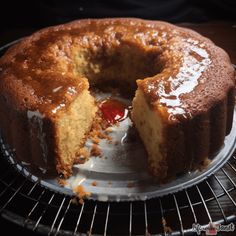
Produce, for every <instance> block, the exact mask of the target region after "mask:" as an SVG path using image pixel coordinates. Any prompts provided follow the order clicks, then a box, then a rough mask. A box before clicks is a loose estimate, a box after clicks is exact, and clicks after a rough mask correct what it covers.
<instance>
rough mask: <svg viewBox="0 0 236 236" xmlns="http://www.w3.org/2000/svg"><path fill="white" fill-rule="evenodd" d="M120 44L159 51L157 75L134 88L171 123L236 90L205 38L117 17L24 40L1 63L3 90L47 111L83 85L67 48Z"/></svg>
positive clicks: (14, 100) (14, 101) (220, 55)
mask: <svg viewBox="0 0 236 236" xmlns="http://www.w3.org/2000/svg"><path fill="white" fill-rule="evenodd" d="M122 41H123V42H124V41H127V42H129V43H130V44H132V43H134V44H138V45H140V47H145V49H146V50H154V49H155V50H159V54H160V56H159V60H158V61H157V63H160V64H161V67H162V68H161V71H160V73H158V74H157V75H155V76H153V77H151V78H146V79H144V80H142V81H138V85H139V87H141V88H142V90H143V91H144V93H145V95H146V97H147V98H148V99H149V100H150V103H151V104H152V105H153V106H154V107H155V106H156V105H157V103H158V104H159V106H162V107H163V108H167V109H164V110H163V113H165V112H167V115H168V116H169V120H175V119H179V118H180V116H183V117H185V116H195V115H196V114H199V113H201V112H204V111H207V110H208V109H209V107H210V106H211V105H212V103H215V102H217V101H220V100H221V99H222V98H224V97H225V91H227V90H229V89H231V88H232V87H234V69H233V67H232V65H231V63H230V59H229V57H228V55H227V54H226V53H225V52H224V51H223V50H222V49H220V48H219V47H217V46H215V45H214V44H213V43H212V42H211V41H210V40H209V39H206V38H205V37H203V36H201V35H199V34H198V33H196V32H194V31H192V30H189V29H184V28H180V27H177V26H174V25H171V24H168V23H165V22H160V21H147V20H140V19H134V18H123V19H122V18H120V19H119V18H118V19H103V20H96V19H94V20H91V19H88V20H79V21H74V22H71V23H68V24H64V25H59V26H55V27H49V28H46V29H43V30H40V31H38V32H36V33H35V34H33V35H32V36H30V37H28V38H25V39H24V40H22V41H21V42H20V43H18V44H17V45H15V46H14V47H12V48H11V49H10V50H9V51H8V52H7V53H6V54H5V55H4V57H2V58H1V60H0V68H1V69H0V78H1V81H0V86H1V91H3V95H4V94H7V96H8V99H11V105H13V106H14V105H15V107H16V108H17V109H20V108H21V107H22V106H23V107H27V108H28V109H30V110H37V109H40V110H41V111H42V112H43V113H47V112H51V111H53V110H54V109H55V108H59V107H58V106H60V105H61V104H65V105H66V102H67V99H68V100H71V99H72V98H73V96H74V94H76V93H79V92H80V91H81V90H83V89H84V88H85V87H86V85H85V84H86V83H85V81H84V79H83V78H78V77H79V76H78V75H77V76H75V74H74V67H75V65H74V64H73V61H72V60H73V58H72V56H73V55H71V52H70V47H71V45H72V44H76V45H77V46H78V47H85V48H86V47H89V48H90V50H91V48H92V47H93V48H92V50H97V48H98V47H103V48H105V49H106V47H113V46H114V47H115V46H116V44H119V43H120V42H122ZM105 49H104V50H105ZM61 61H62V63H63V65H62V63H61ZM157 66H160V65H157ZM75 77H76V78H75ZM173 77H175V80H172V78H173ZM189 78H190V79H189ZM219 78H220V81H219ZM45 81H47V83H45ZM78 81H79V82H78ZM206 87H207V89H206ZM186 88H187V89H186ZM185 90H186V91H185ZM53 91H55V92H53ZM65 94H67V96H65ZM9 95H10V96H9ZM71 97H72V98H71ZM62 101H63V102H62ZM193 103H194V104H195V106H193V105H192V104H193ZM23 107H22V109H24V108H23ZM39 107H40V108H39ZM175 114H176V115H175Z"/></svg>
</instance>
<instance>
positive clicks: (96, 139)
mask: <svg viewBox="0 0 236 236" xmlns="http://www.w3.org/2000/svg"><path fill="white" fill-rule="evenodd" d="M91 140H92V142H93V143H95V144H99V142H100V139H99V138H98V137H92V138H91Z"/></svg>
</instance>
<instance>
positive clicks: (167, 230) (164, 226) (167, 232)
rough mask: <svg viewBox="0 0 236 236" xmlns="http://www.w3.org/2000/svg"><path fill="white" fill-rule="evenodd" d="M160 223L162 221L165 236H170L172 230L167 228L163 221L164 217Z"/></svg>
mask: <svg viewBox="0 0 236 236" xmlns="http://www.w3.org/2000/svg"><path fill="white" fill-rule="evenodd" d="M161 221H162V226H163V228H164V232H165V234H171V233H172V229H171V228H170V227H169V226H167V223H166V220H165V218H164V217H162V219H161Z"/></svg>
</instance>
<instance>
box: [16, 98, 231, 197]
mask: <svg viewBox="0 0 236 236" xmlns="http://www.w3.org/2000/svg"><path fill="white" fill-rule="evenodd" d="M97 96H98V98H99V99H101V98H103V97H107V96H108V94H102V95H101V94H99V95H97ZM117 99H120V100H122V101H123V102H125V103H127V104H130V101H129V100H124V99H122V98H119V97H118V98H117ZM235 128H236V118H235V115H234V120H233V127H232V131H231V133H230V134H229V135H228V136H227V137H226V138H225V142H224V146H223V147H222V149H221V150H220V152H219V153H218V154H217V155H215V156H214V157H213V158H212V161H211V163H210V164H209V165H208V167H207V168H205V169H203V170H201V171H200V170H196V171H192V172H188V173H186V174H183V175H181V176H179V177H177V178H176V179H175V180H172V181H170V182H168V183H165V184H161V185H158V184H157V183H156V181H155V180H154V178H153V177H152V176H151V175H150V174H149V173H148V167H147V154H146V152H145V149H144V146H143V144H142V142H141V140H140V139H139V137H138V135H137V132H136V130H135V129H134V127H133V126H132V121H131V120H130V119H129V118H127V119H125V120H123V121H122V122H120V125H119V126H113V127H112V129H113V132H112V133H111V134H110V135H111V136H112V139H113V142H112V143H108V142H107V140H101V142H100V145H99V147H100V149H101V150H102V157H101V158H99V157H91V158H90V159H89V161H87V162H86V163H84V164H77V165H74V167H73V175H72V176H71V177H70V178H69V179H67V180H66V185H65V186H64V187H63V186H60V185H59V183H58V180H57V179H56V178H47V177H45V178H42V177H39V176H35V175H32V179H33V181H38V180H39V179H40V183H41V185H43V186H45V187H46V188H49V189H52V190H54V191H56V192H60V193H63V194H67V195H74V193H73V191H72V189H74V188H76V186H78V185H82V186H83V187H84V190H85V191H86V192H90V193H91V196H90V197H89V198H90V199H93V200H99V201H135V200H146V199H150V198H154V197H159V196H163V195H167V194H170V193H174V192H177V191H180V190H183V189H185V188H188V187H191V186H193V185H195V184H197V183H199V182H200V181H203V180H204V179H206V178H208V177H209V176H210V175H211V174H213V173H214V172H216V171H217V170H218V169H219V168H221V167H222V166H223V165H224V164H225V163H226V162H227V161H228V159H229V158H230V157H231V155H232V153H233V151H234V149H235V144H236V136H235V130H236V129H235ZM91 145H92V143H91V141H90V140H88V141H87V143H86V146H87V147H88V148H90V147H91ZM12 160H13V159H12ZM17 166H18V169H19V170H21V171H22V165H17ZM23 173H24V174H25V175H29V171H28V170H27V169H26V168H24V169H23Z"/></svg>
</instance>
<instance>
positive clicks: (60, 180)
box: [57, 178, 67, 187]
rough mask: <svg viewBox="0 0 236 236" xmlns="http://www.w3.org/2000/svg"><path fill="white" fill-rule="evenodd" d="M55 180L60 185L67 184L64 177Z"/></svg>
mask: <svg viewBox="0 0 236 236" xmlns="http://www.w3.org/2000/svg"><path fill="white" fill-rule="evenodd" d="M57 182H58V184H59V185H60V186H62V187H65V185H66V184H67V181H66V179H64V178H57Z"/></svg>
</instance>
